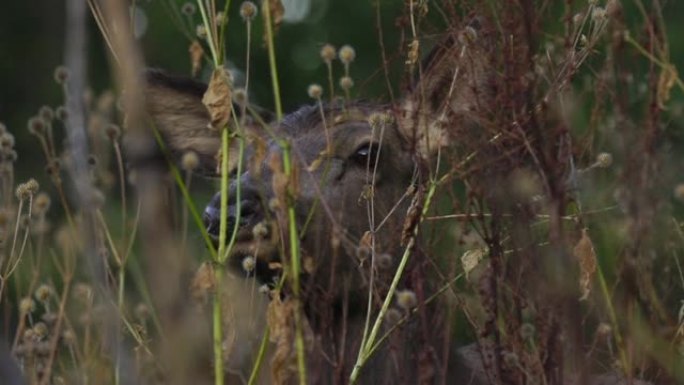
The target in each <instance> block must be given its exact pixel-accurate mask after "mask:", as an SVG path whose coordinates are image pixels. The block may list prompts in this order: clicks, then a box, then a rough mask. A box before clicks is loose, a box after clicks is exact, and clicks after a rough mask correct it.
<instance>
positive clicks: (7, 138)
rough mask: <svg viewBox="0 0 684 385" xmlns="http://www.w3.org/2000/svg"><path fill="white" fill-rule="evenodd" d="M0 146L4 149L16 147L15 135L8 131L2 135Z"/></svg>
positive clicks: (0, 136)
mask: <svg viewBox="0 0 684 385" xmlns="http://www.w3.org/2000/svg"><path fill="white" fill-rule="evenodd" d="M0 147H2V148H4V149H10V148H12V147H14V135H12V134H10V133H9V132H6V133H4V134H2V135H0Z"/></svg>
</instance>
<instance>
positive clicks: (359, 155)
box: [349, 142, 380, 168]
mask: <svg viewBox="0 0 684 385" xmlns="http://www.w3.org/2000/svg"><path fill="white" fill-rule="evenodd" d="M379 150H380V148H379V146H378V144H377V143H372V142H368V143H364V144H362V145H360V146H359V147H358V148H357V149H356V150H355V151H354V153H353V154H352V155H351V156H350V157H349V160H350V161H352V162H353V163H354V164H356V165H358V166H360V167H364V168H365V167H375V162H376V160H377V159H378V151H379Z"/></svg>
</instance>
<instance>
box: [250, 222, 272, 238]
mask: <svg viewBox="0 0 684 385" xmlns="http://www.w3.org/2000/svg"><path fill="white" fill-rule="evenodd" d="M252 236H253V237H254V238H255V239H257V240H259V239H264V238H266V237H267V236H268V225H266V223H265V222H259V223H257V224H256V225H254V227H252Z"/></svg>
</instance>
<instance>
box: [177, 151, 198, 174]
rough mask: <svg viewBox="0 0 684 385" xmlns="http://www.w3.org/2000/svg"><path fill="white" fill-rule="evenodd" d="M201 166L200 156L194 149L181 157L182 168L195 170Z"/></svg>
mask: <svg viewBox="0 0 684 385" xmlns="http://www.w3.org/2000/svg"><path fill="white" fill-rule="evenodd" d="M197 166H199V156H197V153H196V152H194V151H188V152H186V153H185V154H183V158H181V168H182V169H183V170H185V171H193V170H194V169H196V168H197Z"/></svg>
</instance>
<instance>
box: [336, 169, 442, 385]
mask: <svg viewBox="0 0 684 385" xmlns="http://www.w3.org/2000/svg"><path fill="white" fill-rule="evenodd" d="M436 187H437V183H436V181H434V180H433V181H432V182H430V188H429V190H428V193H427V196H426V197H425V202H424V205H423V210H422V212H421V217H420V220H419V221H418V224H416V227H415V228H414V229H413V234H412V235H411V238H409V241H408V243H407V244H406V248H405V249H404V254H403V255H402V256H401V261H399V266H398V267H397V271H396V272H395V273H394V277H393V278H392V283H391V284H390V288H389V291H388V292H387V295H386V296H385V300H384V301H383V303H382V306H381V307H380V312H379V313H378V315H377V317H376V318H375V323H374V324H373V328H372V329H371V332H370V334H369V335H368V339H364V340H363V341H361V348H360V349H359V355H358V357H357V358H356V363H355V364H354V368H353V369H352V373H351V375H350V376H349V383H350V384H354V383H356V381H357V380H358V378H359V374H360V373H361V369H362V368H363V365H364V364H365V363H366V361H368V358H370V356H371V354H372V353H373V351H374V350H375V347H374V343H375V339H376V337H377V335H378V332H379V331H380V326H382V321H383V319H384V318H385V314H387V310H388V309H389V306H390V303H391V302H392V298H393V297H394V293H395V292H396V290H397V286H398V285H399V280H400V279H401V276H402V274H403V273H404V269H405V268H406V264H407V262H408V259H409V257H410V255H411V251H412V249H413V246H414V245H415V242H416V237H417V236H418V226H419V225H420V223H421V222H422V221H423V219H424V218H425V215H426V214H427V212H428V209H429V208H430V202H431V201H432V197H433V196H434V194H435V190H436Z"/></svg>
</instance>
